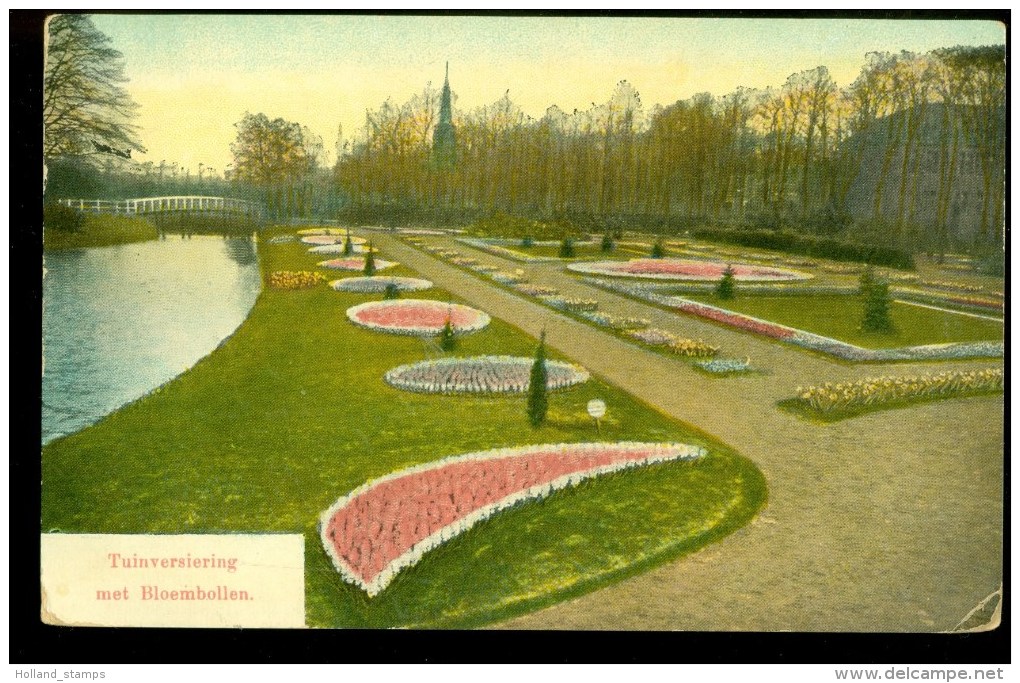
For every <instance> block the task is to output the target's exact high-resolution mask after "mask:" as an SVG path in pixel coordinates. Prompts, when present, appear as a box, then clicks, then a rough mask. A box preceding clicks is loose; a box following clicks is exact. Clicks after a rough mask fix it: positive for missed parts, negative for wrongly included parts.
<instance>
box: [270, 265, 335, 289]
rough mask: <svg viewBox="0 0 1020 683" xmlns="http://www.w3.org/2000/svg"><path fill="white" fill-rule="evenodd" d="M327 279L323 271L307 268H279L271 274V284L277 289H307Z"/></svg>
mask: <svg viewBox="0 0 1020 683" xmlns="http://www.w3.org/2000/svg"><path fill="white" fill-rule="evenodd" d="M325 281H326V276H324V275H323V274H322V273H313V272H311V271H307V270H300V271H293V270H277V271H274V272H272V273H270V274H269V286H270V287H274V288H276V289H307V288H308V287H314V286H316V285H319V284H322V283H323V282H325Z"/></svg>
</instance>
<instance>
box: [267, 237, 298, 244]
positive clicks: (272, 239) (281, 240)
mask: <svg viewBox="0 0 1020 683" xmlns="http://www.w3.org/2000/svg"><path fill="white" fill-rule="evenodd" d="M293 241H294V236H293V235H277V236H276V237H270V238H269V243H270V244H286V243H287V242H293Z"/></svg>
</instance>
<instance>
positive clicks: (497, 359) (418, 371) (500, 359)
mask: <svg viewBox="0 0 1020 683" xmlns="http://www.w3.org/2000/svg"><path fill="white" fill-rule="evenodd" d="M534 362H535V361H534V359H533V358H526V357H521V356H476V357H473V358H440V359H438V360H427V361H422V362H420V363H412V364H410V365H401V366H398V367H395V368H393V369H392V370H390V371H388V372H387V373H386V375H385V376H384V379H385V380H386V383H387V384H389V385H390V386H394V387H396V388H398V389H405V390H407V391H415V392H419V393H424V394H520V393H524V392H526V391H527V390H528V386H529V385H530V384H531V366H532V365H533V364H534ZM545 370H546V377H547V379H546V387H547V388H549V389H561V388H563V387H569V386H573V385H575V384H580V383H581V382H585V381H587V380H588V379H589V378H590V377H591V375H589V374H588V371H587V370H585V369H584V368H582V367H579V366H577V365H572V364H570V363H564V362H562V361H555V360H547V361H546V362H545Z"/></svg>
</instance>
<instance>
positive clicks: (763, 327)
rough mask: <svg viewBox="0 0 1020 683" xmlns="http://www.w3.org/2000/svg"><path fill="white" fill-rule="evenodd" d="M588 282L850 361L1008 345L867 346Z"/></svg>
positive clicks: (997, 350)
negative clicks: (888, 347)
mask: <svg viewBox="0 0 1020 683" xmlns="http://www.w3.org/2000/svg"><path fill="white" fill-rule="evenodd" d="M585 282H588V283H589V284H592V285H595V286H597V287H602V288H603V289H608V290H610V291H613V292H621V293H623V294H627V295H628V296H632V297H635V298H637V299H641V300H643V301H648V302H651V303H654V304H658V305H660V306H665V307H667V308H671V309H674V310H677V311H680V312H682V313H688V314H691V315H696V316H698V317H701V318H705V319H707V320H712V321H714V322H717V323H721V324H723V325H728V326H730V327H735V328H737V329H741V330H746V331H748V332H753V333H755V334H760V335H762V336H765V337H770V338H772V339H777V340H779V341H784V342H787V343H790V344H795V345H797V346H800V347H802V348H805V349H810V350H812V351H819V352H821V353H827V354H829V355H832V356H836V357H838V358H842V359H843V360H848V361H854V362H858V361H865V362H870V361H900V360H957V359H963V358H1001V357H1002V355H1003V353H1004V350H1005V345H1004V344H1003V343H1002V342H955V343H949V344H927V345H923V346H905V347H902V348H898V349H866V348H863V347H860V346H855V345H854V344H848V343H846V342H843V341H840V340H838V339H831V338H829V337H823V336H822V335H819V334H814V333H812V332H806V331H804V330H798V329H796V328H793V327H787V326H785V325H779V324H777V323H773V322H769V321H768V320H761V319H759V318H753V317H751V316H749V315H744V314H743V313H736V312H734V311H728V310H726V309H724V308H719V307H717V306H710V305H708V304H703V303H699V302H697V301H691V300H690V299H685V298H683V297H680V296H670V295H668V294H662V293H660V292H659V291H656V290H655V289H654V288H650V287H646V286H633V285H625V284H620V283H617V282H613V281H609V280H599V279H597V278H585Z"/></svg>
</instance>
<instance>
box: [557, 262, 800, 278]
mask: <svg viewBox="0 0 1020 683" xmlns="http://www.w3.org/2000/svg"><path fill="white" fill-rule="evenodd" d="M726 267H727V264H726V263H723V262H722V261H696V260H693V259H672V258H663V259H653V258H647V259H632V260H630V261H592V262H588V263H571V264H570V265H568V266H567V269H568V270H572V271H575V272H578V273H585V274H587V275H609V276H613V277H638V278H650V279H657V280H719V279H721V278H722V276H723V271H725V270H726ZM730 267H731V268H732V269H733V277H734V279H736V280H738V281H740V282H785V281H791V280H807V279H809V278H810V277H811V275H809V274H807V273H801V272H798V271H795V270H785V269H782V268H772V267H768V266H752V265H749V264H744V263H736V264H732V265H731V266H730Z"/></svg>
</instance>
